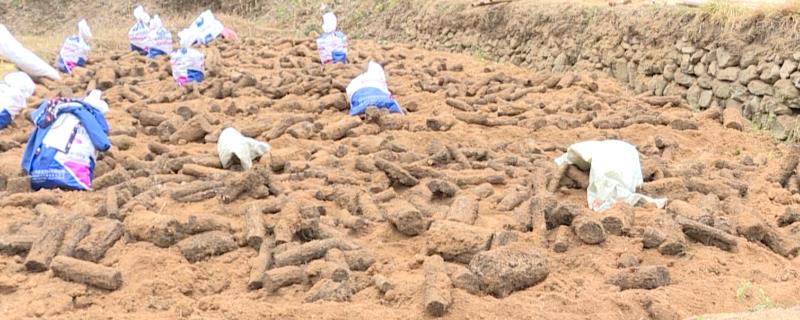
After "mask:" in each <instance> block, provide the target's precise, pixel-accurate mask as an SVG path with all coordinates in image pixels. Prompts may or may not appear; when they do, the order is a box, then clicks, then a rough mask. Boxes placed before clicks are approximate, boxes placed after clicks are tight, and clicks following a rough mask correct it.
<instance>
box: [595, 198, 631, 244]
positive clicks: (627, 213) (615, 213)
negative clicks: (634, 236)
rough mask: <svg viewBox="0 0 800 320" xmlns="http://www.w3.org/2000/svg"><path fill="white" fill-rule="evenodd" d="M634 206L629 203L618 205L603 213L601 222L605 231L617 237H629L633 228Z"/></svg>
mask: <svg viewBox="0 0 800 320" xmlns="http://www.w3.org/2000/svg"><path fill="white" fill-rule="evenodd" d="M633 220H634V210H633V206H631V205H629V204H627V203H617V204H616V205H614V207H612V208H611V209H609V210H606V211H605V212H603V217H602V218H601V221H602V223H603V229H605V230H606V232H608V233H609V234H613V235H615V236H622V235H627V234H629V233H630V231H631V228H632V227H633V222H634V221H633Z"/></svg>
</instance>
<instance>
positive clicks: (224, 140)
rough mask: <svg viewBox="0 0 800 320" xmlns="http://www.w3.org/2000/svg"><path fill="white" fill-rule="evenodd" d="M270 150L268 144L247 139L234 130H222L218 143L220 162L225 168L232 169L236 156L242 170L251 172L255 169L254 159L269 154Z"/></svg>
mask: <svg viewBox="0 0 800 320" xmlns="http://www.w3.org/2000/svg"><path fill="white" fill-rule="evenodd" d="M270 149H271V147H270V146H269V144H268V143H266V142H261V141H258V140H255V139H252V138H248V137H245V136H243V135H242V134H241V133H239V131H236V129H234V128H225V130H222V133H221V134H220V135H219V140H218V141H217V151H218V153H219V161H220V162H221V163H222V167H223V168H228V167H230V165H231V163H232V162H233V156H234V155H235V156H236V158H238V159H239V162H240V163H241V164H242V168H244V169H245V170H250V168H252V167H253V159H255V158H258V157H260V156H262V155H263V154H265V153H267V152H269V151H270Z"/></svg>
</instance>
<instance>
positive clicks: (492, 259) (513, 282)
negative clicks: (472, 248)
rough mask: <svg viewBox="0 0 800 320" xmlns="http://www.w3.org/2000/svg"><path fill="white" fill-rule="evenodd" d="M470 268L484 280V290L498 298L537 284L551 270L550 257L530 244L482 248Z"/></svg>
mask: <svg viewBox="0 0 800 320" xmlns="http://www.w3.org/2000/svg"><path fill="white" fill-rule="evenodd" d="M469 269H470V271H472V272H473V273H474V274H475V275H476V276H477V277H478V278H479V279H480V280H481V283H482V289H483V291H484V292H486V293H488V294H491V295H493V296H495V297H498V298H503V297H507V296H508V295H509V294H511V293H512V292H514V291H517V290H522V289H526V288H529V287H531V286H534V285H536V284H537V283H539V282H542V281H544V279H545V278H547V275H548V274H549V273H550V269H549V265H548V261H547V258H546V257H545V256H544V255H542V254H540V253H539V252H538V251H536V250H535V249H532V248H529V247H526V246H505V247H501V248H499V249H495V250H491V251H486V252H481V253H479V254H477V255H476V256H475V257H473V258H472V261H470V263H469Z"/></svg>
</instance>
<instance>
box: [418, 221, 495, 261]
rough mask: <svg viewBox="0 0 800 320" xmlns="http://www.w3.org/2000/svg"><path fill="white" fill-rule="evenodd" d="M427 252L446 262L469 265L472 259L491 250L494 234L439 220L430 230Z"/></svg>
mask: <svg viewBox="0 0 800 320" xmlns="http://www.w3.org/2000/svg"><path fill="white" fill-rule="evenodd" d="M426 236H427V241H426V242H425V251H426V253H427V254H428V255H434V254H438V255H440V256H442V258H444V259H445V260H446V261H453V262H460V263H469V261H470V260H471V259H472V257H473V256H474V255H476V254H478V253H480V252H482V251H486V250H489V246H490V245H491V242H492V236H493V232H492V230H491V229H487V228H482V227H476V226H472V225H468V224H463V223H459V222H454V221H447V220H438V221H435V222H434V223H433V224H431V228H430V229H429V230H428V232H427V234H426Z"/></svg>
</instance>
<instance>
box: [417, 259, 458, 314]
mask: <svg viewBox="0 0 800 320" xmlns="http://www.w3.org/2000/svg"><path fill="white" fill-rule="evenodd" d="M423 270H424V272H425V282H424V283H423V291H422V300H423V308H424V310H425V312H426V313H427V314H428V315H431V316H434V317H442V316H444V315H445V314H446V313H447V310H448V309H450V305H451V304H452V303H453V297H452V295H451V292H450V291H451V289H452V287H453V285H452V283H451V282H450V278H449V277H448V276H447V273H446V272H445V270H446V269H445V264H444V260H443V259H442V257H440V256H429V257H427V258H425V262H424V263H423Z"/></svg>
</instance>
